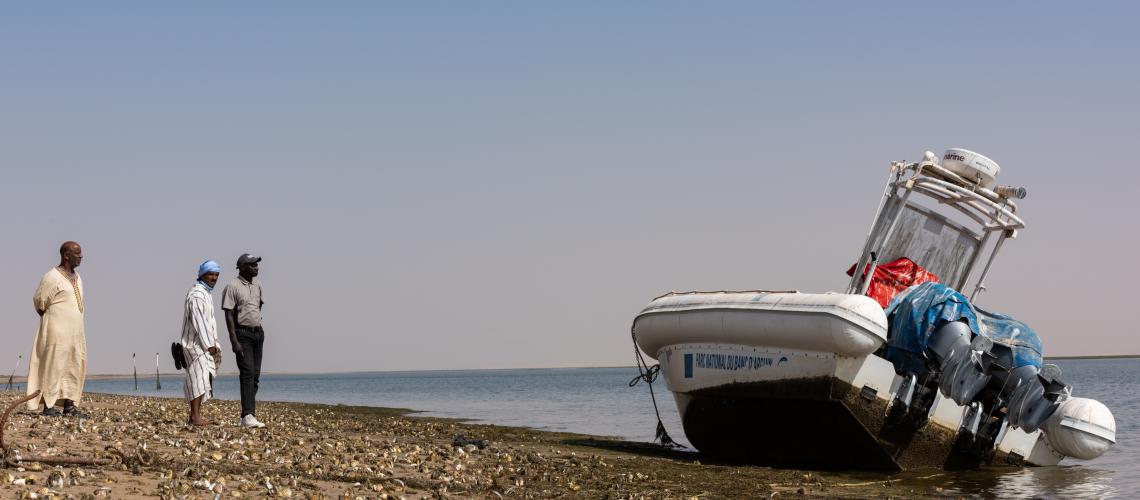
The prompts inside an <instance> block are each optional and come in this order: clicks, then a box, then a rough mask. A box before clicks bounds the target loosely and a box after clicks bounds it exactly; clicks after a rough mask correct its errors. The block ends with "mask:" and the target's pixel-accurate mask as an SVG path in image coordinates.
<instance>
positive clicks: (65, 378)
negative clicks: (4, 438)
mask: <svg viewBox="0 0 1140 500" xmlns="http://www.w3.org/2000/svg"><path fill="white" fill-rule="evenodd" d="M59 256H60V259H59V260H60V263H59V266H57V267H55V268H52V269H51V270H50V271H48V272H47V274H45V275H44V277H43V278H42V279H41V280H40V286H39V288H38V289H36V295H35V297H33V299H32V302H33V304H34V305H35V307H36V312H37V313H39V315H40V329H39V331H38V332H36V342H35V345H33V346H32V356H31V361H30V362H29V363H28V394H32V393H34V392H35V391H37V390H38V391H41V394H40V397H39V398H38V399H33V400H31V401H28V409H29V410H33V411H35V410H41V409H42V410H43V414H44V415H48V416H58V415H73V416H78V417H85V416H86V415H85V414H83V412H81V411H79V409H78V408H76V407H75V403H76V402H78V401H79V400H80V399H81V398H82V397H83V382H84V378H85V377H86V375H87V337H86V336H84V333H83V280H82V279H80V278H79V274H77V273H76V272H75V268H77V267H79V263H80V262H82V261H83V249H82V248H80V246H79V244H78V243H76V242H74V241H68V242H65V243H64V244H63V245H62V246H60V247H59ZM57 404H60V405H62V406H63V411H62V412H61V411H59V410H57V409H55V406H56V405H57Z"/></svg>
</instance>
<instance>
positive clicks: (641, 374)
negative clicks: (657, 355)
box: [629, 326, 684, 448]
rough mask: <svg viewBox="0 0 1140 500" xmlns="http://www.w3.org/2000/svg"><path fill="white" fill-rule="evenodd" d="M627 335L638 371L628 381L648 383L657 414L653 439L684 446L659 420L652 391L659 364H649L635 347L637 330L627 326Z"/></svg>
mask: <svg viewBox="0 0 1140 500" xmlns="http://www.w3.org/2000/svg"><path fill="white" fill-rule="evenodd" d="M629 335H630V337H631V338H632V339H633V357H634V359H636V360H637V372H638V375H637V376H636V377H633V380H630V381H629V386H630V387H633V386H635V385H637V384H638V383H639V382H641V381H642V380H644V381H645V382H646V383H647V384H648V385H649V399H651V400H653V413H654V414H656V415H657V434H656V437H655V438H654V439H655V440H656V441H660V442H661V446H667V447H669V448H684V446H683V445H681V444H679V443H677V442H676V441H673V438H671V437H669V433H668V432H667V431H666V430H665V424H664V423H663V422H662V421H661V411H660V410H658V409H657V395H656V394H655V393H654V392H653V381H654V380H657V375H658V374H659V373H661V364H660V363H658V364H655V365H653V366H649V363H647V362H646V361H645V358H644V357H642V355H641V349H639V348H638V347H637V331H635V330H634V328H633V327H632V326H630V328H629Z"/></svg>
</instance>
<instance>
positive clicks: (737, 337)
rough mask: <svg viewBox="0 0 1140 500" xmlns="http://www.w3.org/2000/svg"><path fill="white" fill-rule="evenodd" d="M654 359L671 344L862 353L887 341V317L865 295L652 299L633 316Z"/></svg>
mask: <svg viewBox="0 0 1140 500" xmlns="http://www.w3.org/2000/svg"><path fill="white" fill-rule="evenodd" d="M633 328H634V333H635V334H636V336H637V344H638V347H640V348H641V350H642V351H644V352H645V353H646V354H649V355H650V356H652V357H653V358H654V359H656V357H657V353H658V351H660V350H661V349H662V348H664V347H666V346H669V345H675V344H692V343H717V344H736V345H745V346H755V347H776V348H784V349H799V350H806V351H817V352H832V353H835V354H839V355H842V356H852V357H857V356H866V355H868V354H870V353H872V352H874V351H875V350H876V349H878V348H879V346H881V345H883V343H884V342H886V339H887V316H886V314H885V313H884V312H883V308H882V307H880V306H879V303H878V302H876V301H875V300H874V299H872V298H870V297H867V296H864V295H849V294H841V293H824V294H818V293H796V292H724V293H721V292H693V293H681V294H669V295H666V296H664V297H660V298H657V299H656V300H654V301H653V302H650V303H649V305H648V306H646V307H645V309H643V310H642V311H641V313H640V314H638V316H637V318H636V319H634V327H633Z"/></svg>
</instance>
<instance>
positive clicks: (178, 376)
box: [0, 354, 1140, 383]
mask: <svg viewBox="0 0 1140 500" xmlns="http://www.w3.org/2000/svg"><path fill="white" fill-rule="evenodd" d="M1082 359H1089V360H1097V359H1140V354H1108V355H1101V356H1046V357H1045V360H1046V361H1055V360H1060V361H1072V360H1082ZM595 368H629V369H630V370H636V369H637V367H636V366H568V367H547V368H465V369H456V370H391V371H371V370H361V371H348V372H263V373H262V375H286V376H287V375H352V374H361V373H415V372H433V371H434V372H438V371H455V372H466V371H493V370H589V369H595ZM218 375H219V376H223V377H224V376H233V377H236V376H237V372H221V373H219V374H218ZM132 377H133V375H132V374H130V373H126V374H112V373H101V374H95V375H88V376H87V380H115V379H123V378H132ZM162 378H170V379H172V380H173V379H179V380H181V379H182V372H174V373H163V374H162ZM139 379H140V380H150V379H154V374H152V373H148V374H145V375H144V374H142V373H140V374H139ZM24 380H25V377H24V376H22V375H16V376H15V377H14V379H13V383H22V382H24ZM6 382H7V377H3V378H0V383H6Z"/></svg>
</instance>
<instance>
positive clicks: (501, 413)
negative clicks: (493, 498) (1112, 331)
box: [87, 359, 1140, 498]
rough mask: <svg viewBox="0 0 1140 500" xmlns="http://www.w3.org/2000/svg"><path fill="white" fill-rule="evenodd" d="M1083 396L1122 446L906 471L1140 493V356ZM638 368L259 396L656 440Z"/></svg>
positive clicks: (419, 380) (318, 387)
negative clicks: (991, 465)
mask: <svg viewBox="0 0 1140 500" xmlns="http://www.w3.org/2000/svg"><path fill="white" fill-rule="evenodd" d="M1057 364H1058V365H1060V366H1061V368H1062V370H1063V371H1064V379H1065V380H1066V381H1067V382H1069V383H1070V384H1072V385H1073V387H1074V391H1073V392H1074V395H1077V396H1082V397H1090V398H1094V399H1098V400H1100V401H1102V402H1104V403H1106V404H1107V405H1108V407H1109V408H1111V409H1112V411H1113V414H1114V415H1115V417H1116V426H1117V431H1116V432H1117V444H1116V446H1114V447H1113V448H1112V449H1111V450H1109V451H1108V453H1106V454H1105V455H1103V456H1101V457H1100V458H1098V459H1096V460H1093V461H1091V462H1079V461H1065V462H1062V465H1061V466H1058V467H1033V468H1020V469H1001V470H999V471H993V470H981V471H966V472H954V473H946V474H939V475H935V476H934V477H928V476H930V474H929V473H926V474H922V475H913V476H908V475H906V474H903V475H899V476H898V477H897V479H900V480H902V481H904V482H907V483H913V484H914V485H915V487H916V491H929V490H927V489H926V488H933V487H941V488H943V491H944V493H945V494H947V495H955V494H963V495H982V496H1002V497H1005V496H1009V497H1027V496H1036V497H1052V498H1080V497H1087V498H1104V497H1120V498H1131V497H1140V473H1138V472H1140V436H1138V430H1140V429H1138V428H1137V420H1138V419H1140V360H1137V359H1118V360H1062V361H1058V362H1057ZM636 375H637V369H636V368H632V367H630V368H582V369H534V370H465V371H417V372H371V373H349V374H321V375H266V376H263V377H262V381H261V390H260V393H259V399H262V400H267V401H268V400H272V401H300V402H309V403H327V404H345V405H365V406H385V407H399V408H410V409H414V410H420V411H423V412H425V413H423V415H427V416H438V417H458V418H464V419H471V420H475V421H481V422H486V423H494V424H502V425H512V426H524V427H531V428H535V429H542V430H551V431H567V432H579V433H584V434H593V435H603V436H616V437H621V438H625V439H628V440H633V441H652V440H653V434H654V430H655V427H656V422H657V420H656V418H655V416H654V414H653V404H652V402H651V401H650V397H649V390H648V388H647V387H646V386H645V384H644V383H642V384H640V385H637V386H636V387H632V388H631V387H629V386H628V383H629V380H630V379H631V378H633V377H634V376H636ZM162 382H163V388H162V390H161V391H158V390H156V389H155V381H154V376H153V375H151V376H148V377H146V378H141V379H140V380H139V389H138V391H135V389H134V382H133V381H132V380H131V379H116V380H98V381H89V382H88V383H87V390H88V391H90V392H104V393H114V394H138V395H151V396H166V397H181V396H182V385H181V382H182V381H181V379H164V380H163V381H162ZM663 382H664V380H658V382H657V383H656V384H654V387H655V390H656V391H657V402H658V408H659V409H660V410H661V417H662V420H663V421H664V423H665V427H666V429H667V430H668V431H669V433H670V435H671V436H672V437H673V438H674V439H675V440H677V441H679V442H682V443H685V440H684V431H683V430H682V429H681V423H680V417H679V415H678V414H677V407H676V405H675V404H674V402H673V397H672V395H671V394H670V393H669V392H668V391H666V390H665V388H664V383H663ZM215 394H216V396H217V397H219V398H223V399H238V398H239V395H238V383H237V379H236V378H235V377H228V376H224V377H221V378H220V379H219V380H218V383H217V387H216V390H215Z"/></svg>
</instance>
